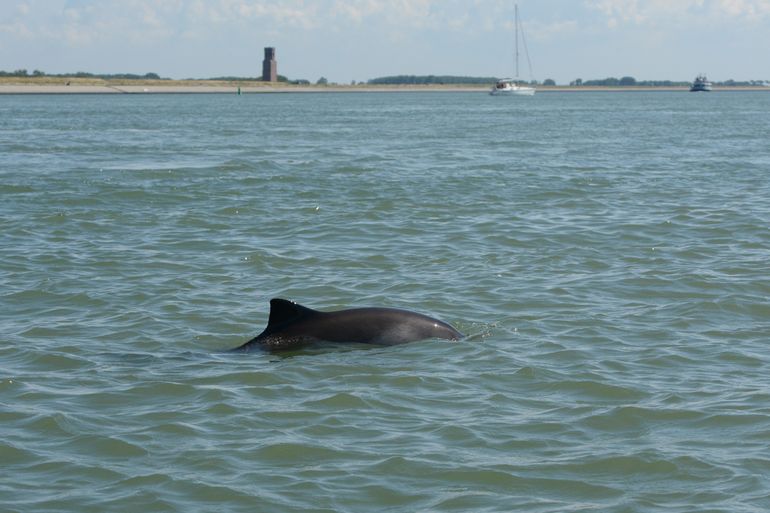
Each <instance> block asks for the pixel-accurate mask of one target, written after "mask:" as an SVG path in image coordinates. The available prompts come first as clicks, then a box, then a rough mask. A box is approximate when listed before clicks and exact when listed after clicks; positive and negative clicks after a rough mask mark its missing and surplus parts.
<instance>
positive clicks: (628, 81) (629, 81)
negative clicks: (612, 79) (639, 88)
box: [620, 77, 636, 86]
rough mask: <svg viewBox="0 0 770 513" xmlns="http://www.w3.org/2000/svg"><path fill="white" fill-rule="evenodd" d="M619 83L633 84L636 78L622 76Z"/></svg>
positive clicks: (624, 84) (623, 84)
mask: <svg viewBox="0 0 770 513" xmlns="http://www.w3.org/2000/svg"><path fill="white" fill-rule="evenodd" d="M620 85H622V86H635V85H636V79H635V78H634V77H623V78H621V79H620Z"/></svg>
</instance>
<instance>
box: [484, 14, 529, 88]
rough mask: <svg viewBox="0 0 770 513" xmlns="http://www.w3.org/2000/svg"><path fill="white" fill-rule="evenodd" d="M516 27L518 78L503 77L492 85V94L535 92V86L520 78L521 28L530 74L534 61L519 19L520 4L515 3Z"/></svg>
mask: <svg viewBox="0 0 770 513" xmlns="http://www.w3.org/2000/svg"><path fill="white" fill-rule="evenodd" d="M514 13H515V14H514V23H513V26H514V29H515V39H514V41H515V51H514V55H515V61H516V78H501V79H500V80H498V81H497V82H496V83H495V85H493V86H492V90H491V91H489V94H491V95H492V96H509V95H514V94H515V95H518V96H532V95H533V94H535V88H534V87H532V86H530V85H526V84H524V83H522V82H521V80H519V29H520V28H521V42H522V43H523V45H524V54H525V55H526V56H527V63H528V64H529V75H530V77H531V76H532V63H531V62H530V60H529V52H528V51H527V41H526V39H524V29H523V27H521V22H520V21H519V5H518V4H515V5H514Z"/></svg>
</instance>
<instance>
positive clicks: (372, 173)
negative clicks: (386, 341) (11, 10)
mask: <svg viewBox="0 0 770 513" xmlns="http://www.w3.org/2000/svg"><path fill="white" fill-rule="evenodd" d="M768 134H770V94H768V93H764V92H714V93H711V94H689V93H684V92H681V93H680V92H649V93H645V92H633V93H539V94H537V95H536V96H535V97H533V98H499V97H490V96H488V95H487V94H485V93H483V92H479V93H450V92H431V93H428V92H423V93H384V94H382V93H366V94H355V93H340V94H331V93H330V94H252V95H242V96H238V95H236V94H231V95H85V96H77V95H60V96H46V95H41V96H37V95H34V96H3V97H0V199H1V200H2V201H0V223H2V234H1V235H0V236H1V237H2V245H1V246H0V469H1V472H0V510H2V511H3V512H6V511H7V512H24V513H30V512H53V511H56V512H60V511H71V512H78V513H85V512H103V511H153V512H177V511H180V512H181V511H184V512H198V511H199V512H208V511H232V512H241V511H242V512H253V511H259V512H292V511H295V512H300V511H302V512H305V511H311V512H383V511H388V512H415V511H435V512H439V511H440V512H444V511H458V512H459V511H474V512H508V511H522V512H570V511H617V512H621V511H622V512H637V511H666V512H690V511H714V512H731V513H735V512H760V511H767V510H769V509H770V480H769V478H768V476H770V349H769V348H768V344H769V343H770V138H768ZM273 297H283V298H287V299H291V300H294V301H297V302H299V303H301V304H304V305H306V306H309V307H312V308H316V309H321V310H335V309H342V308H348V307H358V306H385V307H398V308H406V309H410V310H414V311H418V312H421V313H425V314H429V315H432V316H434V317H437V318H440V319H442V320H444V321H447V322H450V323H452V324H453V325H454V326H456V327H457V328H458V329H459V330H461V331H462V332H464V333H466V334H467V335H468V337H467V338H466V339H465V340H462V341H459V342H450V341H446V340H427V341H422V342H416V343H411V344H407V345H403V346H396V347H374V348H369V349H366V348H362V347H352V348H343V347H334V348H329V349H327V350H323V349H322V350H307V351H297V352H295V353H291V354H287V355H269V354H262V353H252V354H245V355H244V354H228V353H226V352H223V351H224V350H226V349H228V348H232V347H235V346H238V345H240V344H242V343H243V342H244V341H246V340H248V339H249V338H251V337H253V336H254V335H256V334H257V333H259V332H260V331H261V330H262V329H263V327H264V325H265V324H266V322H267V315H268V313H269V303H268V302H269V300H270V298H273Z"/></svg>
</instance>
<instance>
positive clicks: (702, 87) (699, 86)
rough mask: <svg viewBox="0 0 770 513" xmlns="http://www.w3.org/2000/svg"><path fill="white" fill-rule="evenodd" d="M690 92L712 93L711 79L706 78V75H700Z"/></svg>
mask: <svg viewBox="0 0 770 513" xmlns="http://www.w3.org/2000/svg"><path fill="white" fill-rule="evenodd" d="M690 91H691V92H697V91H711V82H709V79H707V78H706V75H698V76H697V77H695V82H693V83H692V87H690Z"/></svg>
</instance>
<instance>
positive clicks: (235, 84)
mask: <svg viewBox="0 0 770 513" xmlns="http://www.w3.org/2000/svg"><path fill="white" fill-rule="evenodd" d="M490 88H491V84H490V85H488V86H487V85H454V84H453V85H440V84H430V85H368V84H358V85H294V84H287V83H269V82H257V81H242V82H239V81H216V80H102V79H76V78H73V79H65V78H57V79H53V78H49V79H13V78H5V79H2V80H0V95H3V94H147V93H150V94H237V93H238V91H239V90H240V92H241V94H254V93H263V94H264V93H343V92H350V93H367V92H421V91H439V92H440V91H444V92H486V91H488V90H489V89H490ZM537 90H538V92H544V93H547V92H575V93H580V92H630V91H688V90H689V88H688V87H685V86H671V87H670V86H660V87H657V86H618V87H606V86H543V85H540V86H537ZM714 91H715V92H719V91H768V92H770V87H762V86H741V87H715V88H714Z"/></svg>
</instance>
